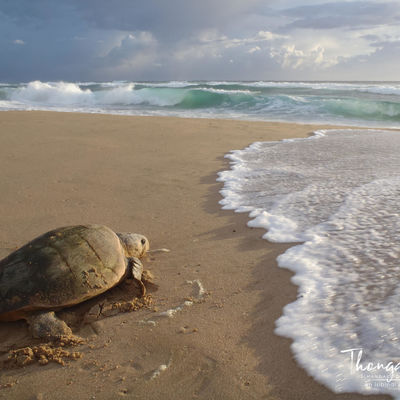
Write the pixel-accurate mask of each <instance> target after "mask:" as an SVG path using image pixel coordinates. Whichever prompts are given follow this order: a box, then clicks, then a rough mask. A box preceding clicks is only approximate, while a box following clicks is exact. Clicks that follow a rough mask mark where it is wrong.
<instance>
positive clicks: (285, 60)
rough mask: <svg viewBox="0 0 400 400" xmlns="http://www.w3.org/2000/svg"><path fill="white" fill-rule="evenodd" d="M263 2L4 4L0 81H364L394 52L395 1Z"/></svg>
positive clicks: (398, 11) (398, 9)
mask: <svg viewBox="0 0 400 400" xmlns="http://www.w3.org/2000/svg"><path fill="white" fill-rule="evenodd" d="M267 3H268V4H267V5H266V2H265V1H262V0H219V1H217V2H216V1H215V0H203V1H201V2H200V1H187V0H168V1H160V0H147V1H146V2H144V1H142V0H115V1H113V2H111V1H109V0H84V1H82V0H69V1H68V2H58V1H54V0H35V1H34V2H33V1H31V0H19V1H11V0H4V1H1V2H0V46H1V49H2V56H3V57H2V63H0V79H2V80H19V81H27V80H36V79H40V80H44V81H46V80H113V79H116V80H118V79H127V80H139V79H140V80H168V79H177V80H178V79H185V80H190V79H193V80H196V79H217V78H218V79H234V80H238V79H243V80H246V79H316V77H317V76H318V77H325V76H326V77H328V78H329V79H346V77H347V76H351V75H352V74H351V73H350V72H349V71H347V72H346V68H347V67H345V66H348V65H358V64H360V65H361V64H362V65H363V68H362V70H363V71H364V75H362V76H361V75H360V76H359V79H368V63H370V64H371V76H372V75H373V74H375V71H373V70H372V69H373V68H375V69H379V60H378V59H377V58H375V57H374V56H373V54H381V55H382V56H384V57H387V58H389V54H387V53H386V52H384V51H383V49H392V51H397V50H395V47H394V45H391V44H390V43H393V42H396V41H397V40H398V39H399V38H400V28H399V26H398V22H399V20H400V3H398V2H390V1H385V0H367V1H365V2H361V1H344V0H342V1H338V2H334V1H331V2H329V1H327V0H322V1H321V0H290V1H289V0H269V1H268V2H267ZM25 38H29V40H26V41H25ZM19 41H21V42H19ZM23 43H24V47H23V50H24V51H21V48H18V47H19V46H18V45H20V46H22V45H23ZM379 51H383V52H382V53H378V52H379ZM361 60H367V62H366V63H365V62H364V63H362V61H361ZM380 63H381V64H382V65H384V64H385V60H384V59H383V58H382V60H381V61H380ZM372 65H373V67H372ZM385 68H386V67H385ZM328 72H329V74H328ZM396 78H397V73H396V72H394V71H393V72H392V75H390V77H389V76H387V77H386V79H396Z"/></svg>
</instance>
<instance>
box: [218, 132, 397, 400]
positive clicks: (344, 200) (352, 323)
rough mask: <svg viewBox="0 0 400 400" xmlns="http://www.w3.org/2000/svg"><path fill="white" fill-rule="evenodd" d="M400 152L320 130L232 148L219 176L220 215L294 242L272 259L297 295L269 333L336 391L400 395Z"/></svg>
mask: <svg viewBox="0 0 400 400" xmlns="http://www.w3.org/2000/svg"><path fill="white" fill-rule="evenodd" d="M399 151H400V133H399V132H390V131H374V130H363V131H362V130H335V131H320V132H318V136H313V137H310V138H308V139H293V140H286V141H281V142H265V143H261V142H258V143H255V144H253V145H251V146H250V147H248V148H247V149H245V150H241V151H234V152H231V153H230V154H229V155H227V157H228V158H229V159H230V160H231V170H229V171H224V172H221V173H220V176H219V180H220V181H223V182H224V188H223V189H222V190H221V193H222V195H223V197H224V199H223V200H222V201H221V204H222V205H223V208H224V209H235V210H236V211H240V212H250V217H251V218H253V219H252V220H251V221H250V222H249V225H250V226H255V227H262V228H265V229H266V230H267V233H266V234H265V235H264V238H266V239H268V240H270V241H274V242H301V244H297V245H296V246H294V247H292V248H290V249H289V250H287V251H286V252H285V253H284V254H282V255H280V256H279V257H278V264H279V266H280V267H283V268H288V269H290V270H292V271H293V272H294V273H295V275H294V276H293V278H292V281H293V282H294V283H295V284H296V285H298V286H299V289H298V299H297V301H295V302H294V303H291V304H289V305H287V306H286V307H285V308H284V310H283V315H282V317H281V318H279V319H278V321H277V322H276V326H277V328H276V333H277V334H279V335H282V336H286V337H289V338H291V339H293V341H294V342H293V344H292V350H293V352H294V354H295V357H296V359H297V361H298V362H299V363H300V364H301V365H302V366H303V367H304V368H305V369H306V370H307V371H308V373H310V374H311V375H312V376H314V377H315V379H316V380H318V381H319V382H321V383H323V384H325V385H326V386H328V387H329V388H330V389H332V390H333V391H335V392H348V391H356V392H361V393H366V394H367V393H369V394H370V393H389V394H392V395H394V396H397V397H399V398H400V387H398V386H397V383H398V382H399V380H400V373H399V372H398V371H394V367H393V365H396V363H398V362H399V361H400V339H399V335H400V307H399V305H400V286H399V282H400V264H399V263H398V260H399V256H400V215H399V214H400V203H399V201H398V200H399V195H400V176H399V171H400V158H399V157H398V154H399ZM351 349H358V350H354V351H353V361H354V365H353V364H352V363H351V352H350V351H349V350H351ZM360 351H361V352H362V354H361V358H360V362H359V365H358V367H360V368H362V367H363V365H364V366H365V368H367V367H366V366H367V365H368V362H369V363H371V364H370V366H371V368H372V367H375V370H373V371H361V369H359V370H358V371H357V370H356V368H357V366H356V365H355V363H356V359H357V357H358V356H359V355H360ZM356 352H357V353H356ZM377 366H380V367H381V368H380V369H379V368H378V367H377ZM382 366H386V367H387V366H389V367H387V368H386V369H383V367H382ZM390 366H392V367H393V368H392V369H391V368H390ZM397 369H398V370H399V371H400V364H399V366H398V368H397ZM385 382H386V383H385Z"/></svg>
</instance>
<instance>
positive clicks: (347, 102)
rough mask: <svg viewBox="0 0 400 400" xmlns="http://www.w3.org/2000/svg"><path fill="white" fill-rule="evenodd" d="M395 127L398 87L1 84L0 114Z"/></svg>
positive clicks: (399, 104)
mask: <svg viewBox="0 0 400 400" xmlns="http://www.w3.org/2000/svg"><path fill="white" fill-rule="evenodd" d="M13 109H14V110H15V109H17V110H24V109H25V110H32V109H36V110H57V111H80V112H98V113H120V114H128V115H129V114H131V115H174V116H182V117H212V118H219V117H223V118H239V119H253V120H276V121H282V120H284V121H291V122H306V123H313V122H314V123H321V122H323V123H332V124H352V125H368V126H382V127H399V126H400V84H399V83H384V84H383V83H369V82H367V83H343V82H187V81H182V82H179V81H172V82H126V81H117V82H101V83H98V82H79V83H72V82H40V81H33V82H29V83H20V84H7V83H1V84H0V110H13Z"/></svg>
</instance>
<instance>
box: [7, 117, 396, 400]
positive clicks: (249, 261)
mask: <svg viewBox="0 0 400 400" xmlns="http://www.w3.org/2000/svg"><path fill="white" fill-rule="evenodd" d="M321 128H324V127H322V126H314V125H313V126H311V125H295V124H284V123H265V122H246V121H233V120H207V119H183V118H169V117H168V118H167V117H128V116H112V115H91V114H74V113H55V112H53V113H52V112H25V111H24V112H11V111H10V112H2V113H0V169H1V179H2V186H1V187H2V197H1V201H0V226H1V229H0V256H1V257H4V256H6V255H7V254H8V253H9V252H11V251H12V250H14V249H15V248H17V247H19V246H21V245H23V244H24V243H26V242H27V241H29V240H31V239H32V238H34V237H36V236H38V235H39V234H41V233H44V232H46V231H48V230H50V229H53V228H56V227H59V226H66V225H75V224H88V223H98V224H104V225H107V226H109V227H110V228H112V229H113V230H115V231H116V232H129V231H133V232H138V233H142V234H144V235H146V236H147V237H148V238H149V240H150V243H151V247H152V248H153V249H157V248H167V249H169V250H170V252H168V253H166V252H160V253H153V254H151V255H149V256H147V257H146V258H145V259H144V260H143V263H144V265H145V268H146V269H149V270H150V271H151V272H152V273H153V274H154V275H155V283H156V284H157V286H158V287H157V288H153V290H152V291H151V295H152V297H153V306H151V307H150V308H149V309H147V308H145V309H141V310H139V311H136V312H131V313H120V314H118V315H115V316H112V317H109V318H105V319H102V320H100V321H96V322H93V323H91V324H80V326H79V327H78V328H76V330H75V332H74V333H75V334H77V335H80V336H81V337H83V338H84V339H85V340H86V343H85V344H83V345H82V346H80V347H79V348H77V350H79V351H80V352H81V353H82V355H83V356H82V358H81V359H79V360H77V361H70V362H69V363H68V364H67V365H65V366H61V365H57V364H55V363H49V364H48V365H46V366H40V365H38V364H33V365H28V366H26V367H24V368H19V369H10V368H6V367H3V368H2V373H1V376H0V398H2V399H21V400H22V399H42V400H47V399H71V398H77V399H96V400H97V399H118V398H127V399H139V398H141V399H182V400H183V399H194V398H198V399H241V400H242V399H282V400H292V399H293V400H296V399H307V400H314V399H315V400H321V399H324V400H326V399H362V398H364V397H365V396H360V395H356V394H343V395H335V394H334V393H332V392H331V391H329V390H328V389H326V388H325V387H324V386H322V385H320V384H318V383H316V382H315V381H314V380H313V379H312V378H311V377H310V376H308V375H307V373H306V372H305V371H304V370H303V369H302V368H301V367H299V366H298V364H297V363H296V361H295V360H294V358H293V355H292V353H291V351H290V344H291V342H290V340H287V339H284V338H282V337H278V336H276V335H275V334H274V328H275V325H274V322H275V320H276V319H277V318H278V317H279V316H280V315H281V313H282V308H283V307H284V306H285V305H286V304H288V303H290V302H292V301H293V300H295V299H296V293H297V291H296V287H295V286H294V285H292V284H291V283H290V277H291V273H290V272H289V271H287V270H283V269H280V268H278V267H277V265H276V261H275V260H276V257H277V255H279V254H280V253H282V252H283V251H284V250H285V249H286V248H287V246H286V245H281V244H271V243H268V242H267V241H266V240H263V239H261V236H262V234H263V231H262V230H260V229H250V228H248V227H247V226H246V223H247V221H248V218H247V215H245V214H235V213H233V212H231V211H223V210H221V207H220V205H219V204H218V201H219V200H220V199H221V195H220V194H219V190H220V189H221V187H222V184H220V183H218V182H216V178H217V173H218V171H221V170H224V169H228V168H229V163H228V161H227V160H226V159H224V154H226V153H227V152H229V151H230V150H234V149H241V148H244V147H245V146H247V145H249V144H250V143H252V142H255V141H264V140H280V139H284V138H289V137H306V136H308V135H310V134H311V133H312V132H313V131H314V130H317V129H321ZM203 289H204V293H203ZM188 299H192V300H194V304H192V305H191V306H189V305H187V306H184V302H185V301H187V300H188ZM167 310H172V311H171V312H170V314H171V317H168V316H165V315H163V314H162V313H163V312H165V311H167ZM74 312H79V310H78V311H71V313H72V314H73V313H74ZM30 341H32V339H30V337H29V332H28V329H27V324H26V323H25V322H24V321H18V322H14V323H1V324H0V343H1V351H2V357H3V359H4V358H5V357H6V356H7V352H8V351H9V350H10V349H11V348H13V349H15V348H18V347H21V346H24V345H26V344H27V343H30ZM368 398H371V399H373V398H389V397H384V396H369V397H368Z"/></svg>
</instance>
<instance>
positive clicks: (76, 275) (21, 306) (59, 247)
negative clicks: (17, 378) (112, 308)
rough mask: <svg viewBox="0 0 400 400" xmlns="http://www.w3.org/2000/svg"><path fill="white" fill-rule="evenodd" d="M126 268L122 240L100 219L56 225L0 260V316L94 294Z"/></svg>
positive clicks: (21, 315) (60, 305)
mask: <svg viewBox="0 0 400 400" xmlns="http://www.w3.org/2000/svg"><path fill="white" fill-rule="evenodd" d="M126 273H127V259H126V257H125V256H124V251H123V249H122V245H121V242H120V240H119V238H118V236H117V235H116V233H115V232H113V231H112V230H111V229H109V228H107V227H106V226H102V225H85V226H84V225H78V226H69V227H63V228H58V229H55V230H53V231H50V232H47V233H45V234H44V235H42V236H39V237H37V238H36V239H34V240H32V241H31V242H29V243H27V244H26V245H24V246H23V247H21V248H20V249H18V250H16V251H15V252H13V253H11V254H10V255H9V256H7V257H6V258H4V259H3V260H1V261H0V321H13V320H17V319H21V318H25V317H26V316H28V315H29V313H30V312H32V311H36V310H46V309H52V310H57V309H60V308H63V307H67V306H71V305H74V304H78V303H80V302H82V301H85V300H88V299H90V298H92V297H95V296H97V295H99V294H101V293H103V292H105V291H106V290H108V289H110V288H111V287H113V286H115V285H117V284H118V283H119V282H120V281H121V280H122V279H123V278H124V277H125V276H126Z"/></svg>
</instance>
